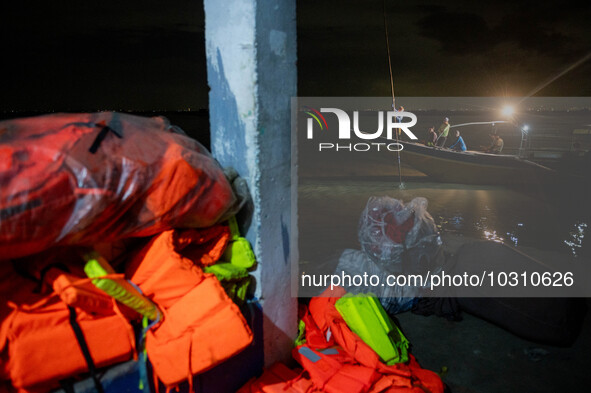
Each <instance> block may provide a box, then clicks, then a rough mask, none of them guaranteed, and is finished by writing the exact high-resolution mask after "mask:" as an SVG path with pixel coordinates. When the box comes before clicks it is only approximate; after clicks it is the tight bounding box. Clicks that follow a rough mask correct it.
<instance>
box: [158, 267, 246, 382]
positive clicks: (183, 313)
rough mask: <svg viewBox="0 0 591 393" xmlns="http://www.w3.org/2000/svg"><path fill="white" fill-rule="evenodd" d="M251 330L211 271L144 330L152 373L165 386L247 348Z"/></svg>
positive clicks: (186, 377)
mask: <svg viewBox="0 0 591 393" xmlns="http://www.w3.org/2000/svg"><path fill="white" fill-rule="evenodd" d="M251 341H252V332H251V331H250V328H249V327H248V325H247V323H246V321H245V319H244V317H243V316H242V314H241V312H240V310H239V309H238V306H236V305H235V304H234V303H233V302H232V300H230V298H228V296H227V295H226V292H225V291H224V289H223V288H222V286H221V284H220V283H219V281H218V280H217V278H215V276H214V275H212V274H206V273H204V274H203V279H202V281H201V282H200V283H199V285H197V286H196V287H195V288H193V289H192V290H191V291H190V292H189V293H187V294H186V295H185V296H183V297H182V298H181V299H179V300H178V301H177V302H175V303H174V304H173V305H172V306H171V307H170V308H168V309H165V310H164V320H163V322H162V323H160V324H159V325H156V326H155V327H154V328H152V329H150V330H149V331H148V333H147V334H146V350H147V352H148V358H149V359H150V361H151V362H152V365H153V367H154V376H155V377H156V378H158V379H160V380H161V381H162V382H163V383H164V384H165V385H166V386H167V387H168V388H171V387H173V386H175V385H178V384H179V383H180V382H182V381H184V380H187V379H188V380H189V383H190V384H191V383H192V376H193V375H195V374H198V373H201V372H203V371H206V370H208V369H210V368H212V367H214V366H216V365H217V364H219V363H221V362H223V361H224V360H226V359H228V358H229V357H231V356H233V355H235V354H237V353H238V352H240V351H242V350H243V349H244V348H246V347H247V346H248V345H249V344H250V342H251Z"/></svg>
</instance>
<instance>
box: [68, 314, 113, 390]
mask: <svg viewBox="0 0 591 393" xmlns="http://www.w3.org/2000/svg"><path fill="white" fill-rule="evenodd" d="M68 309H69V310H70V325H72V330H73V331H74V334H75V335H76V340H77V341H78V345H79V346H80V350H81V351H82V355H84V359H85V360H86V364H87V365H88V371H90V376H91V378H92V380H93V381H94V386H95V387H96V390H97V392H98V393H105V391H104V390H103V386H102V385H101V382H100V381H99V379H98V376H97V375H96V367H95V366H94V362H93V361H92V356H90V350H89V349H88V345H87V344H86V339H85V338H84V334H83V333H82V328H80V325H79V324H78V321H77V320H76V309H74V307H68Z"/></svg>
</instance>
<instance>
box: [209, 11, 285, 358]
mask: <svg viewBox="0 0 591 393" xmlns="http://www.w3.org/2000/svg"><path fill="white" fill-rule="evenodd" d="M204 5H205V40H206V54H207V78H208V83H209V87H210V89H211V90H210V93H209V116H210V125H211V149H212V153H213V155H214V156H215V158H216V159H217V160H218V161H219V162H220V163H221V164H222V165H223V166H232V167H234V168H235V169H236V170H237V171H238V173H239V174H240V176H242V177H243V178H245V179H246V180H247V182H248V185H249V188H250V192H251V194H252V197H253V202H254V206H253V211H252V216H251V220H250V222H249V225H248V230H247V234H246V237H247V238H248V239H249V240H250V242H251V244H253V246H254V251H255V254H256V256H257V260H258V262H259V265H258V268H257V270H256V272H255V278H256V281H257V289H256V296H257V297H258V298H259V299H260V301H261V304H262V306H263V314H264V321H263V326H264V328H263V334H264V354H265V364H266V365H270V364H271V363H273V362H275V361H277V360H284V359H286V358H287V357H289V351H290V350H291V346H292V340H293V338H294V337H295V335H296V330H297V301H296V299H295V298H293V297H292V296H291V292H290V269H291V266H290V259H293V258H297V255H294V253H296V252H297V251H296V250H291V247H290V235H292V234H293V233H292V222H291V220H292V219H293V220H296V217H291V202H292V198H291V187H290V186H291V159H290V156H291V148H290V146H291V145H290V140H291V139H290V98H291V97H292V96H296V63H295V62H296V23H295V0H276V1H272V0H224V1H219V0H205V1H204Z"/></svg>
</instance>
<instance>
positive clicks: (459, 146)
mask: <svg viewBox="0 0 591 393" xmlns="http://www.w3.org/2000/svg"><path fill="white" fill-rule="evenodd" d="M456 138H458V139H457V140H456V142H455V143H454V144H453V145H451V146H450V147H449V148H450V149H452V150H456V151H466V143H464V138H462V137H461V136H460V131H458V130H456Z"/></svg>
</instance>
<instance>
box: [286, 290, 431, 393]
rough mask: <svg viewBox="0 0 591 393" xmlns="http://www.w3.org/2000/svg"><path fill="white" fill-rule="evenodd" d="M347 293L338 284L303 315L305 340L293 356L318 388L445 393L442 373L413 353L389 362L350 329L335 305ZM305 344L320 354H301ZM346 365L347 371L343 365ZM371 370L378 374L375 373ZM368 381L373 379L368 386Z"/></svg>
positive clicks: (314, 302)
mask: <svg viewBox="0 0 591 393" xmlns="http://www.w3.org/2000/svg"><path fill="white" fill-rule="evenodd" d="M344 293H345V291H344V289H342V288H340V287H339V288H336V289H335V290H334V291H330V290H327V291H325V293H324V294H323V295H322V296H319V297H315V298H312V300H311V301H310V304H309V308H308V310H309V311H308V313H309V314H308V315H309V316H306V317H305V319H304V322H305V323H306V343H305V344H303V345H301V346H299V347H297V348H296V349H295V350H294V357H295V359H296V360H298V362H300V364H301V365H302V367H304V369H305V370H307V371H308V372H309V373H310V377H311V379H312V381H313V382H314V385H315V386H316V387H317V388H319V389H326V391H327V392H329V391H330V392H333V391H334V392H343V393H347V392H371V393H378V392H408V393H410V392H417V393H419V392H420V393H425V392H430V393H443V383H442V382H441V379H440V378H439V376H438V375H437V374H435V373H434V372H432V371H429V370H425V369H422V368H421V367H420V366H419V364H418V363H417V362H416V360H415V359H414V357H413V356H412V355H410V354H409V358H410V360H409V362H408V363H406V364H404V363H398V364H394V365H391V366H387V365H386V364H384V363H383V362H382V361H381V360H380V358H379V356H378V354H377V353H375V351H374V350H373V349H371V347H369V346H368V345H367V344H365V343H364V342H363V340H361V338H359V336H357V335H356V334H355V333H353V332H352V331H351V329H349V327H348V326H347V324H346V323H345V321H344V320H343V318H342V317H341V315H340V313H339V312H338V311H337V309H336V308H335V306H334V305H335V303H336V301H337V300H338V299H339V298H340V297H341V296H342V295H343V294H344ZM322 337H324V342H322V341H323V340H322V339H321V338H322ZM334 345H336V346H338V348H339V349H338V352H337V353H336V354H333V353H334V352H327V350H326V348H327V346H334ZM304 347H308V348H309V349H310V350H312V351H313V355H317V356H316V357H314V356H313V355H312V356H302V351H303V352H304V354H306V353H307V350H306V349H302V348H304ZM335 355H336V356H335ZM331 356H333V357H332V358H331ZM310 358H312V360H310ZM314 360H316V361H314ZM333 360H336V362H335V361H333ZM337 363H340V364H337ZM345 366H347V369H346V371H345V370H344V369H343V367H345ZM368 370H369V371H368ZM370 371H371V372H374V373H375V374H376V376H372V374H371V372H370ZM341 374H346V375H347V376H348V378H347V379H345V378H341ZM374 378H375V379H374ZM369 381H371V383H370V384H369V386H368V383H369ZM329 389H330V390H329ZM339 389H340V390H339Z"/></svg>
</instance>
